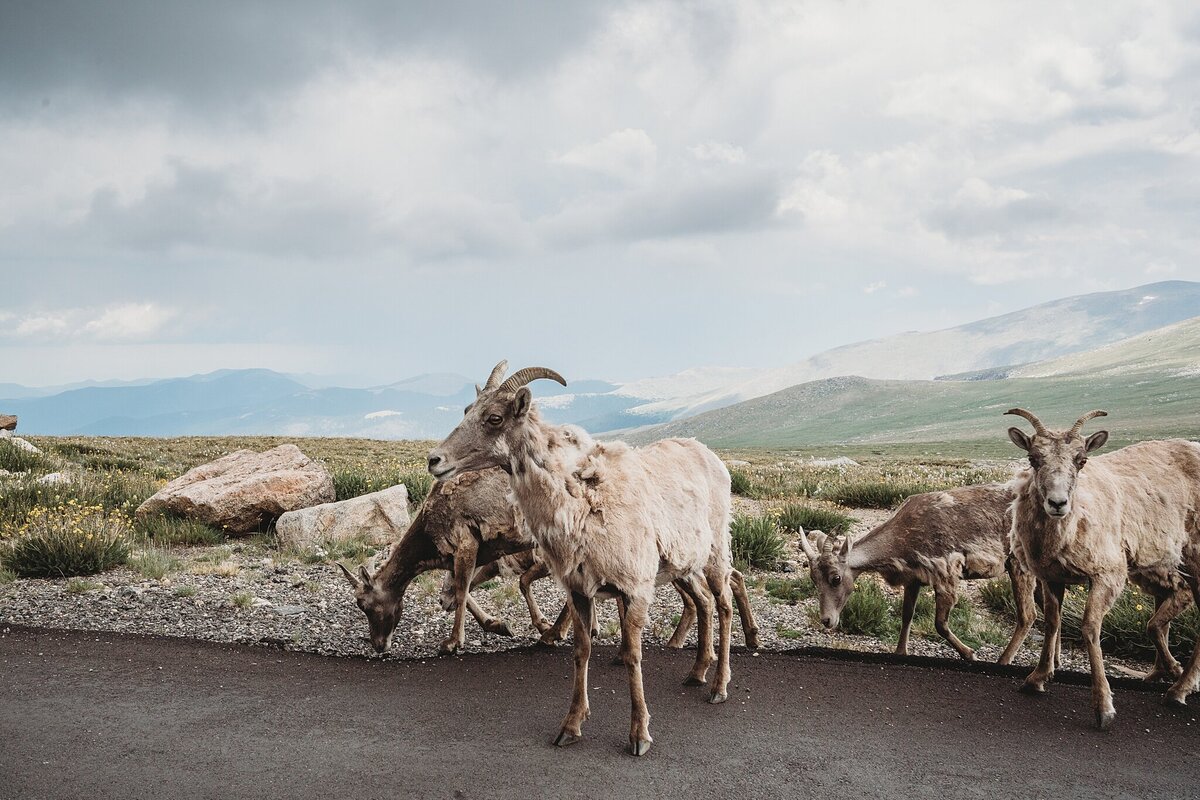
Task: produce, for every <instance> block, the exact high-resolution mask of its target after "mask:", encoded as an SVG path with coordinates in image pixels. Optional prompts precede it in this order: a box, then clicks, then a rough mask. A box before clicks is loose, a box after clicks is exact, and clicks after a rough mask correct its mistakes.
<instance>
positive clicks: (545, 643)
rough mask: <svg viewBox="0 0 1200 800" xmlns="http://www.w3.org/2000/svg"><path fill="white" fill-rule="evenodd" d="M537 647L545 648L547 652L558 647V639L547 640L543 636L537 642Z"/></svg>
mask: <svg viewBox="0 0 1200 800" xmlns="http://www.w3.org/2000/svg"><path fill="white" fill-rule="evenodd" d="M537 646H538V647H545V648H546V649H548V650H553V649H554V648H555V647H558V639H548V638H546V637H545V636H543V637H542V638H540V639H538V640H537Z"/></svg>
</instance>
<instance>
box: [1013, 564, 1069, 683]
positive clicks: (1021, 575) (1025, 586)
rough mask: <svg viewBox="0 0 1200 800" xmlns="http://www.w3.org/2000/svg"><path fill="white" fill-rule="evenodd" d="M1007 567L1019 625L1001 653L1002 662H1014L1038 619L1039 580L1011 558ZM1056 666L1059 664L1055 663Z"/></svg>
mask: <svg viewBox="0 0 1200 800" xmlns="http://www.w3.org/2000/svg"><path fill="white" fill-rule="evenodd" d="M1007 569H1008V579H1009V581H1010V582H1011V583H1012V589H1013V602H1014V603H1016V606H1017V627H1015V628H1013V635H1012V638H1011V639H1009V640H1008V646H1007V647H1005V648H1004V652H1003V653H1001V654H1000V663H1001V664H1011V663H1012V660H1013V658H1014V657H1015V656H1016V655H1017V651H1018V650H1020V649H1021V645H1023V644H1025V639H1026V638H1027V637H1028V636H1029V631H1030V629H1031V628H1033V623H1034V620H1036V619H1037V613H1036V612H1035V611H1034V595H1035V592H1036V590H1037V581H1036V580H1035V579H1034V577H1033V576H1032V575H1030V574H1029V573H1028V572H1026V571H1025V570H1023V569H1021V568H1020V567H1018V566H1017V565H1016V564H1014V563H1012V560H1011V559H1010V560H1009V563H1008V564H1007ZM1055 666H1058V664H1057V663H1055Z"/></svg>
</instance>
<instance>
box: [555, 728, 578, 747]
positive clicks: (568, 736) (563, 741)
mask: <svg viewBox="0 0 1200 800" xmlns="http://www.w3.org/2000/svg"><path fill="white" fill-rule="evenodd" d="M582 738H583V737H582V736H580V735H579V734H576V733H570V732H568V731H566V730H563V731H560V732H559V734H558V738H557V739H555V740H554V746H555V747H566V746H567V745H570V744H575V743H576V742H578V741H579V740H580V739H582Z"/></svg>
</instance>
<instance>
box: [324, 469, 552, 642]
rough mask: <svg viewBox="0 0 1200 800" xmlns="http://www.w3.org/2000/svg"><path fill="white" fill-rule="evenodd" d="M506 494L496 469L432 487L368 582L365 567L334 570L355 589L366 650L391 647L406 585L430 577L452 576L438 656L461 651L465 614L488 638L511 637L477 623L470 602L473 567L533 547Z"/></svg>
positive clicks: (502, 626) (503, 626) (488, 623)
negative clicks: (450, 612)
mask: <svg viewBox="0 0 1200 800" xmlns="http://www.w3.org/2000/svg"><path fill="white" fill-rule="evenodd" d="M508 491H509V489H508V476H507V475H505V474H504V472H503V471H501V470H498V469H493V470H484V471H481V472H473V473H464V474H463V475H461V476H456V477H455V478H454V479H453V480H444V481H438V482H436V483H434V485H433V488H432V489H430V491H429V496H428V497H427V498H426V499H425V502H424V503H422V504H421V507H420V508H419V509H418V510H417V514H416V517H415V518H414V519H413V521H412V524H410V525H409V527H408V530H406V531H405V532H404V534H403V535H402V536H401V537H400V541H398V542H396V544H394V545H393V546H392V551H391V553H390V554H389V556H388V559H387V561H385V562H384V564H383V566H382V567H380V568H379V570H378V571H376V572H375V574H374V575H372V574H371V573H369V572H368V571H367V568H366V567H365V566H364V567H359V570H358V575H357V576H356V575H355V574H354V573H352V572H350V571H349V570H348V569H346V567H345V566H342V565H341V564H339V565H338V566H340V567H341V569H342V572H343V573H345V575H346V580H348V581H350V585H351V586H352V587H354V597H355V600H356V601H357V602H358V607H359V608H361V609H362V610H363V613H365V614H366V615H367V621H368V623H369V625H370V629H371V644H372V645H374V647H375V650H376V651H377V652H380V653H383V652H386V651H387V649H388V648H389V647H391V643H392V633H393V632H394V631H395V630H396V623H397V622H399V621H400V614H401V612H402V611H403V609H404V592H405V591H406V590H407V589H408V584H409V583H411V582H412V580H413V578H415V577H416V576H418V575H420V574H421V573H423V572H429V571H430V570H435V569H445V570H450V572H451V576H452V578H453V581H454V594H455V601H456V603H455V605H456V608H455V613H454V626H453V630H452V631H451V633H450V636H449V637H448V638H447V639H446V640H445V641H443V642H442V644H441V651H442V652H443V653H454V652H456V651H457V650H458V649H459V648H461V647H462V645H463V639H464V638H465V618H464V616H463V613H464V611H466V610H468V609H470V610H471V611H472V613H476V612H478V613H476V618H477V619H479V624H480V626H481V627H482V628H483V629H484V630H486V631H488V632H489V633H496V634H500V635H502V636H511V635H512V633H511V632H510V631H509V628H508V624H507V623H505V622H503V621H501V620H495V619H491V618H489V617H486V615H482V611H480V610H479V608H478V606H477V605H476V604H475V602H474V600H470V599H469V594H468V593H469V587H470V584H471V579H472V578H473V577H474V575H475V567H476V565H477V564H488V563H491V562H493V561H495V560H496V559H498V558H501V557H503V556H506V555H509V554H512V553H517V552H521V551H523V550H529V549H531V548H532V547H533V545H534V542H533V540H532V539H530V538H528V537H527V535H526V534H525V531H524V526H522V525H521V524H520V523H519V522H518V520H517V517H516V513H515V509H514V508H513V506H512V504H511V503H510V502H508ZM530 611H531V612H532V611H533V608H532V607H531V609H530ZM481 615H482V616H481ZM538 616H540V614H539V615H538ZM534 624H535V625H536V624H537V619H536V617H535V619H534Z"/></svg>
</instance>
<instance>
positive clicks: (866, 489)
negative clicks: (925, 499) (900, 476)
mask: <svg viewBox="0 0 1200 800" xmlns="http://www.w3.org/2000/svg"><path fill="white" fill-rule="evenodd" d="M941 488H944V487H942V486H936V485H934V484H930V483H899V482H894V481H891V480H861V481H852V482H848V483H843V484H841V485H840V486H834V487H833V488H831V489H830V490H829V492H827V493H824V494H822V495H821V497H822V498H823V499H825V500H829V501H831V502H834V503H837V504H838V505H840V506H847V507H849V508H895V507H896V506H898V505H900V503H902V502H903V501H904V500H906V499H908V498H909V497H912V496H913V495H914V494H923V493H925V492H932V491H935V490H937V489H941Z"/></svg>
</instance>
